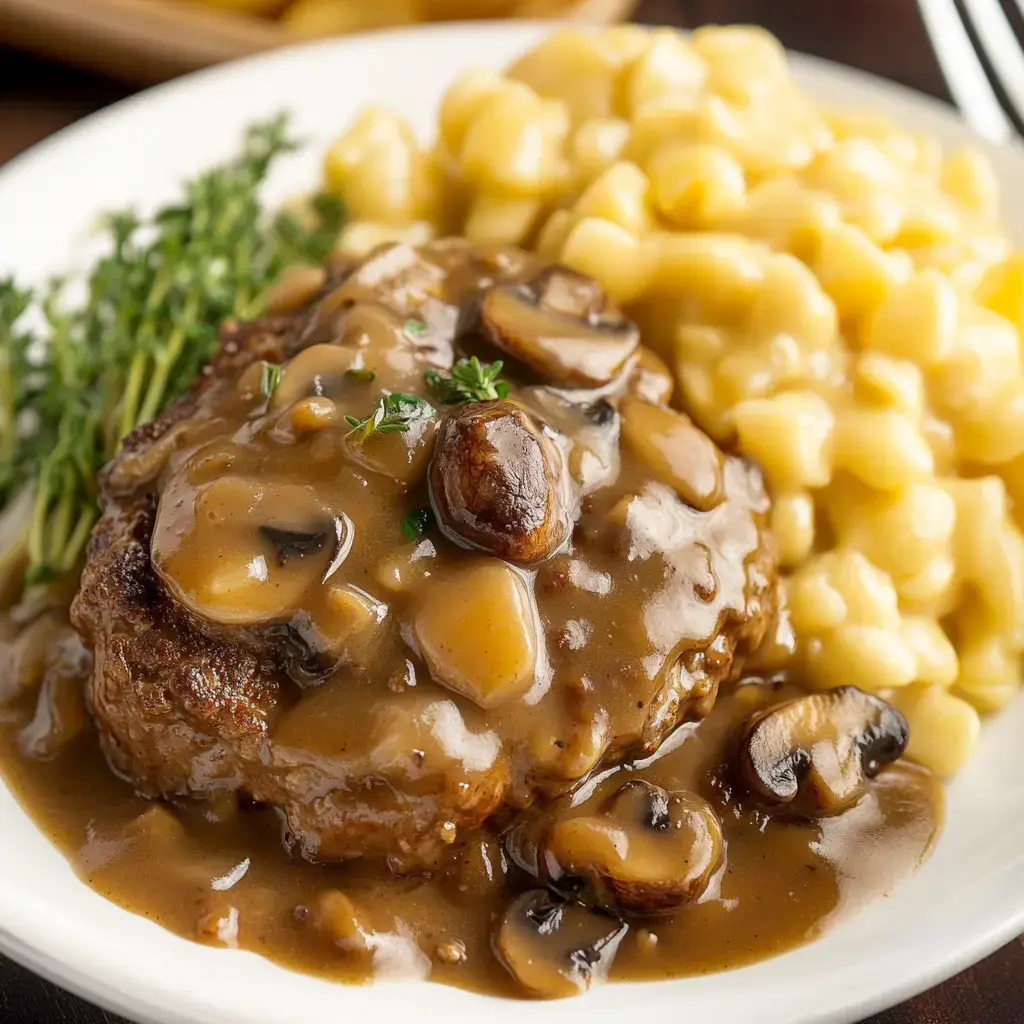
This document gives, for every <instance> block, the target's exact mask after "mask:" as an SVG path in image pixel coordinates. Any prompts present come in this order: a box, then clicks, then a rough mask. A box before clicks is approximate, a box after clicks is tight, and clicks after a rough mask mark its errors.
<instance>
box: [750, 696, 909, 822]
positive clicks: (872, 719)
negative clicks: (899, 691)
mask: <svg viewBox="0 0 1024 1024" xmlns="http://www.w3.org/2000/svg"><path fill="white" fill-rule="evenodd" d="M909 737H910V727H909V726H908V724H907V720H906V719H905V718H904V717H903V715H902V714H901V713H900V712H899V711H897V710H896V708H894V707H892V706H891V705H890V704H887V703H886V702H885V701H884V700H882V699H881V698H880V697H876V696H874V695H873V694H870V693H865V692H864V691H863V690H858V689H857V688H856V687H855V686H841V687H837V688H836V689H834V690H828V691H826V692H824V693H812V694H809V695H808V696H806V697H798V698H797V699H796V700H791V701H787V702H785V703H783V704H779V705H776V706H775V707H773V708H769V709H768V710H767V711H762V712H759V713H758V714H756V715H754V716H753V717H752V718H751V719H750V720H749V722H748V723H747V725H746V726H745V728H744V731H743V737H742V740H741V747H740V773H741V776H742V779H743V782H744V783H745V785H746V786H747V788H748V789H749V790H750V791H751V792H752V793H753V794H754V795H755V796H757V797H758V798H759V799H761V800H762V801H764V802H765V803H768V804H773V805H781V806H787V807H790V808H791V809H792V810H793V811H795V812H797V813H803V814H810V815H815V814H834V813H836V812H838V811H842V810H844V809H845V808H846V807H849V806H850V805H851V804H852V803H854V802H856V800H857V799H858V798H859V797H860V796H861V794H862V793H863V792H864V785H865V781H866V780H867V779H871V778H874V776H875V775H877V774H878V772H879V771H881V769H882V768H883V767H884V766H885V765H887V764H890V763H891V762H893V761H895V760H896V759H897V758H899V757H901V756H902V754H903V752H904V751H905V750H906V747H907V741H908V739H909Z"/></svg>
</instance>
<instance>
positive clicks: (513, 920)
mask: <svg viewBox="0 0 1024 1024" xmlns="http://www.w3.org/2000/svg"><path fill="white" fill-rule="evenodd" d="M628 930H629V929H628V926H627V925H626V924H624V923H623V922H622V921H619V920H617V919H616V918H614V917H609V916H608V915H606V914H602V913H600V912H598V911H594V910H590V909H589V908H587V907H584V906H581V905H580V904H578V903H566V902H564V901H562V900H559V899H558V898H556V897H553V896H552V895H551V894H550V893H549V892H547V891H546V890H544V889H534V890H532V891H530V892H527V893H524V894H523V895H522V896H520V897H519V898H518V899H517V900H515V901H514V902H513V903H511V904H510V905H509V907H508V909H507V910H506V911H505V915H504V917H502V919H501V923H500V924H499V925H498V931H497V934H496V936H495V946H496V948H497V952H498V956H499V957H500V958H501V961H502V963H503V964H504V965H505V967H506V968H507V969H508V971H509V973H510V974H511V975H512V977H513V978H515V979H516V981H517V982H519V984H520V985H521V986H522V988H523V989H524V990H525V991H526V992H528V993H529V994H530V995H531V996H537V997H538V998H540V999H564V998H566V997H568V996H575V995H579V994H580V993H581V992H585V991H586V990H587V989H589V988H590V987H591V985H593V984H594V983H595V982H600V981H603V980H604V979H605V978H606V977H607V975H608V971H609V969H610V968H611V965H612V961H613V960H614V959H615V954H616V952H617V951H618V948H619V943H620V942H622V939H623V937H624V936H625V934H626V932H627V931H628Z"/></svg>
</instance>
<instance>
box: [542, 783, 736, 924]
mask: <svg viewBox="0 0 1024 1024" xmlns="http://www.w3.org/2000/svg"><path fill="white" fill-rule="evenodd" d="M723 848H724V840H723V837H722V827H721V824H720V822H719V821H718V818H717V817H716V816H715V813H714V811H713V810H712V809H711V806H710V805H709V804H708V803H707V801H705V800H702V799H701V798H700V797H699V796H697V795H696V794H694V793H690V792H687V791H676V792H666V791H665V790H664V789H662V788H661V787H660V786H654V785H652V784H651V783H648V782H644V781H643V780H640V779H634V780H632V781H630V782H627V783H625V784H624V785H623V786H620V787H619V789H618V790H617V791H616V792H615V793H614V794H613V795H612V796H611V797H610V798H609V799H608V800H607V801H606V802H605V803H604V805H603V806H602V808H601V812H600V813H599V814H586V815H580V816H577V817H567V818H562V819H561V820H559V821H558V822H557V823H556V824H555V825H554V827H553V828H552V829H551V832H550V833H549V835H548V838H547V842H546V843H545V846H544V869H545V871H546V872H547V873H548V875H549V877H550V878H551V879H552V881H553V883H554V884H555V885H556V886H566V887H567V888H575V886H578V885H579V884H580V883H582V888H581V889H579V890H578V891H577V895H578V897H579V898H581V899H583V900H584V901H585V902H587V903H590V904H593V905H595V906H598V907H601V908H603V909H605V910H609V911H614V912H616V913H620V914H624V915H642V916H647V915H659V914H671V913H673V912H675V911H677V910H679V909H680V908H681V907H684V906H686V905H687V904H689V903H692V902H694V901H695V900H696V899H698V898H699V897H700V896H701V894H702V893H703V892H704V890H705V889H706V888H707V885H708V882H709V881H710V879H711V876H712V875H713V874H714V872H715V870H716V869H717V867H718V865H719V864H720V863H721V860H722V852H723Z"/></svg>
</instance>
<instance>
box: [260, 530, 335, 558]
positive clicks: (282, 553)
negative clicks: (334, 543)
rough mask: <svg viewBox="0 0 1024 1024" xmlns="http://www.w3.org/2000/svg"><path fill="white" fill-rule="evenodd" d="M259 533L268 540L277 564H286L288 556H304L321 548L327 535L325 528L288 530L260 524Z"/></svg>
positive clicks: (312, 553)
mask: <svg viewBox="0 0 1024 1024" xmlns="http://www.w3.org/2000/svg"><path fill="white" fill-rule="evenodd" d="M260 533H261V534H262V535H263V536H264V538H266V540H268V541H270V544H271V547H273V549H274V551H275V553H276V557H277V564H278V565H286V564H287V562H288V559H290V558H305V557H306V555H315V554H317V553H318V552H320V551H322V550H323V546H324V545H325V544H326V543H327V538H328V536H329V534H328V531H327V530H326V529H319V528H314V529H311V530H288V529H284V528H283V527H280V526H267V525H264V526H261V527H260Z"/></svg>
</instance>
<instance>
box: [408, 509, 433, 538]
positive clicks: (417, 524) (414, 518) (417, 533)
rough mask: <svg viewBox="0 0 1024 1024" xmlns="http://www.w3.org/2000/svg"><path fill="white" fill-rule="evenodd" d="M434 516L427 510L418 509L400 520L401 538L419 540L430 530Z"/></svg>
mask: <svg viewBox="0 0 1024 1024" xmlns="http://www.w3.org/2000/svg"><path fill="white" fill-rule="evenodd" d="M433 521H434V515H433V513H432V512H431V511H430V509H429V508H418V509H416V511H415V512H410V513H409V514H408V515H407V516H406V517H405V518H404V519H403V520H402V536H403V537H404V538H405V539H406V540H419V538H420V537H422V536H423V534H425V533H426V532H427V530H429V529H430V526H431V524H432V523H433Z"/></svg>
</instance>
